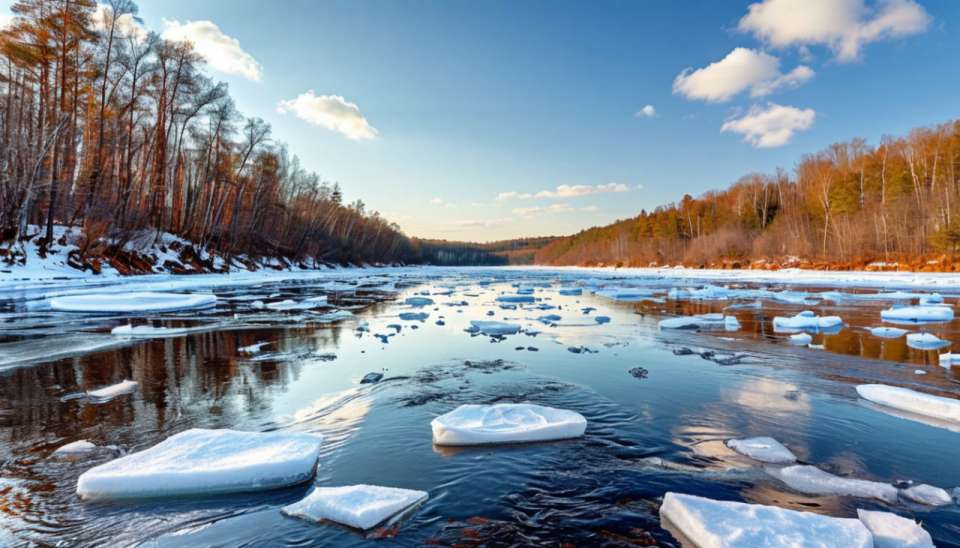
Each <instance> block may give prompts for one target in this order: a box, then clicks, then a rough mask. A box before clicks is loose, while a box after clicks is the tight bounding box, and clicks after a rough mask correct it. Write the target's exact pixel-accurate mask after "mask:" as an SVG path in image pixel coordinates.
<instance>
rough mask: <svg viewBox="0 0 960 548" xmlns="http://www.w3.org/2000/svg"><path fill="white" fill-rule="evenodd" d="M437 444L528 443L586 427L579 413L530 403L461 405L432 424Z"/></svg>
mask: <svg viewBox="0 0 960 548" xmlns="http://www.w3.org/2000/svg"><path fill="white" fill-rule="evenodd" d="M430 426H431V427H432V428H433V443H435V444H437V445H486V444H496V443H529V442H538V441H549V440H562V439H569V438H577V437H580V436H582V435H583V433H584V431H585V430H586V428H587V419H585V418H584V417H583V415H581V414H580V413H577V412H575V411H568V410H566V409H555V408H553V407H545V406H542V405H534V404H529V403H498V404H494V405H461V406H460V407H458V408H456V409H454V410H453V411H450V412H449V413H446V414H444V415H440V416H439V417H437V418H435V419H433V421H432V422H431V423H430Z"/></svg>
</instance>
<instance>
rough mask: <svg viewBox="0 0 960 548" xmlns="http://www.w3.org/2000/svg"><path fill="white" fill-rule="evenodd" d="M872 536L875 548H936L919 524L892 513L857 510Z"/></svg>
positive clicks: (858, 515) (928, 534)
mask: <svg viewBox="0 0 960 548" xmlns="http://www.w3.org/2000/svg"><path fill="white" fill-rule="evenodd" d="M857 517H859V518H860V521H861V523H863V524H864V525H865V526H866V527H867V529H868V530H869V531H870V534H871V535H873V546H874V548H935V547H934V545H933V539H932V538H930V533H928V532H926V531H924V530H923V527H921V526H920V524H918V523H917V522H915V521H913V520H912V519H907V518H904V517H901V516H898V515H896V514H893V513H890V512H874V511H870V510H857Z"/></svg>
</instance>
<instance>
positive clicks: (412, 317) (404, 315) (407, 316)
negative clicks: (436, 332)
mask: <svg viewBox="0 0 960 548" xmlns="http://www.w3.org/2000/svg"><path fill="white" fill-rule="evenodd" d="M429 317H430V313H429V312H401V313H400V319H401V320H403V321H405V322H422V321H426V319H427V318H429Z"/></svg>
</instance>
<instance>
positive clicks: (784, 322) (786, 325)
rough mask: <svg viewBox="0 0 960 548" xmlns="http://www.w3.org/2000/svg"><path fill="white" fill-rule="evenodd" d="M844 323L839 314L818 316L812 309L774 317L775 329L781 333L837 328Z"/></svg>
mask: <svg viewBox="0 0 960 548" xmlns="http://www.w3.org/2000/svg"><path fill="white" fill-rule="evenodd" d="M842 325H843V319H842V318H840V317H839V316H823V317H820V316H817V315H816V314H814V313H813V312H812V311H810V310H804V311H803V312H801V313H799V314H797V315H796V316H793V317H790V318H787V317H784V316H777V317H775V318H774V319H773V330H774V331H777V332H781V333H784V332H786V333H790V332H796V331H803V330H812V331H817V330H820V329H831V328H837V327H840V326H842Z"/></svg>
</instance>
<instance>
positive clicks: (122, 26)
mask: <svg viewBox="0 0 960 548" xmlns="http://www.w3.org/2000/svg"><path fill="white" fill-rule="evenodd" d="M112 17H113V8H111V7H110V6H108V5H106V4H97V9H96V11H94V12H93V21H92V22H93V28H94V30H96V31H97V32H101V33H107V32H110V20H111V19H112ZM117 34H119V35H120V36H129V37H131V38H133V39H134V40H136V41H137V42H143V41H144V40H146V39H147V34H148V32H147V29H145V28H143V25H141V24H140V22H139V21H137V20H136V19H135V18H134V16H133V15H132V14H129V13H124V14H122V15H120V17H118V18H117V25H116V27H114V36H115V37H116V35H117Z"/></svg>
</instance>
